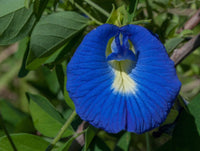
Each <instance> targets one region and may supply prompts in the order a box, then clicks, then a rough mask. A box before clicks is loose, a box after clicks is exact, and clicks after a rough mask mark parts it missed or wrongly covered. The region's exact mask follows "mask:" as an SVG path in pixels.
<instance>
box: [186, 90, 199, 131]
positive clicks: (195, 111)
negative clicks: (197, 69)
mask: <svg viewBox="0 0 200 151" xmlns="http://www.w3.org/2000/svg"><path fill="white" fill-rule="evenodd" d="M188 109H189V111H190V113H191V114H192V116H193V117H194V120H195V125H196V127H197V130H198V132H199V134H200V93H199V94H198V95H197V96H196V97H195V98H194V99H193V100H192V101H191V102H190V103H189V104H188Z"/></svg>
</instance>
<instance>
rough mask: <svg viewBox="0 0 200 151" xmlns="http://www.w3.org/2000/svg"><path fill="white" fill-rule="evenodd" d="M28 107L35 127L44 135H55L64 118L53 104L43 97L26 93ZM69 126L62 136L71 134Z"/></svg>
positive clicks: (71, 130)
mask: <svg viewBox="0 0 200 151" xmlns="http://www.w3.org/2000/svg"><path fill="white" fill-rule="evenodd" d="M27 95H28V97H29V108H30V112H31V116H32V119H33V123H34V126H35V128H36V129H37V130H38V131H39V132H40V133H42V134H43V135H45V136H48V137H55V136H56V135H57V133H58V132H59V131H60V129H61V127H62V126H63V124H64V122H65V120H64V119H63V118H62V117H61V115H60V114H59V113H58V112H57V111H56V109H55V108H54V107H53V105H52V104H51V103H50V102H49V101H48V100H47V99H46V98H44V97H41V96H38V95H33V94H30V93H28V94H27ZM73 133H74V131H73V129H72V127H71V126H70V127H69V128H68V129H67V130H66V131H65V133H64V134H63V136H62V137H67V136H70V135H73Z"/></svg>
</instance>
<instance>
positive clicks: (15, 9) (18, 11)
mask: <svg viewBox="0 0 200 151" xmlns="http://www.w3.org/2000/svg"><path fill="white" fill-rule="evenodd" d="M0 3H1V5H0V10H1V11H0V45H8V44H11V43H14V42H16V41H18V40H20V39H23V38H24V37H26V36H27V35H28V34H29V33H30V31H31V30H32V28H33V25H34V23H35V20H36V19H35V16H34V15H33V11H32V8H30V9H27V8H25V6H24V0H18V1H15V0H1V1H0Z"/></svg>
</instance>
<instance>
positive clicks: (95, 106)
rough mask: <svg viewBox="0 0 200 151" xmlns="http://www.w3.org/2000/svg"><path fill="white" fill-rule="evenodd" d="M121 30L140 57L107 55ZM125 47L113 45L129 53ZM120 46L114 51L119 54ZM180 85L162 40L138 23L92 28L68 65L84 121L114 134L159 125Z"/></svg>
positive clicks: (70, 83)
mask: <svg viewBox="0 0 200 151" xmlns="http://www.w3.org/2000/svg"><path fill="white" fill-rule="evenodd" d="M119 34H122V35H123V39H125V40H126V41H127V38H128V39H129V40H130V41H131V42H132V44H133V46H134V50H135V52H134V53H135V54H134V55H135V57H136V62H134V63H132V62H131V61H129V62H128V61H127V60H124V59H123V58H122V60H123V62H118V61H119V60H120V59H116V60H118V61H114V62H112V61H110V60H113V58H114V57H112V56H113V55H112V54H110V58H112V59H108V58H106V53H105V51H106V48H107V44H108V41H109V40H110V39H111V38H113V37H116V36H118V35H119ZM127 46H129V44H128V45H127V44H126V45H125V44H123V45H122V46H117V45H116V44H115V45H112V46H111V47H112V49H116V50H117V49H119V47H120V48H121V47H122V49H121V50H123V51H125V50H128V51H127V52H129V48H128V47H127ZM126 47H127V48H126ZM116 50H114V51H113V52H114V53H118V51H116ZM121 50H120V51H121ZM120 51H119V52H120ZM120 53H121V52H120ZM116 55H118V54H116ZM131 55H133V53H132V52H131ZM123 57H124V56H123ZM127 58H129V55H128V56H127ZM130 58H132V57H130ZM114 60H115V59H114ZM130 60H132V59H130ZM134 61H135V60H134ZM131 64H132V65H131ZM123 68H128V69H127V70H126V69H123ZM126 80H127V81H126ZM124 81H126V82H125V83H124ZM180 86H181V83H180V81H179V80H178V78H177V75H176V71H175V68H174V63H173V62H172V61H171V60H170V59H169V57H168V54H167V53H166V50H165V48H164V46H163V45H162V43H161V42H160V41H159V39H158V38H157V37H156V36H155V35H153V34H152V33H151V32H149V31H148V30H147V29H145V28H143V27H141V26H137V25H127V26H124V27H121V28H119V27H117V26H114V25H109V24H104V25H102V26H99V27H98V28H96V29H94V30H92V31H91V32H90V33H89V34H87V35H86V36H85V38H84V40H83V41H82V43H81V44H80V46H79V47H78V49H77V50H76V52H75V54H74V56H73V57H72V59H71V61H70V62H69V64H68V67H67V90H68V92H69V95H70V97H71V98H72V100H73V101H74V104H75V107H76V112H77V113H78V115H79V116H80V117H81V118H82V119H83V120H86V121H88V122H90V123H91V124H92V125H94V126H95V127H98V128H102V129H104V130H105V131H108V132H110V133H117V132H119V131H121V130H128V131H130V132H135V133H143V132H145V131H147V130H151V129H153V128H155V127H158V126H159V125H160V124H161V123H162V122H163V121H164V120H165V118H166V116H167V114H168V113H169V110H170V109H171V107H172V105H173V102H174V100H175V98H176V96H177V94H178V92H179V89H180ZM126 87H128V89H127V88H126Z"/></svg>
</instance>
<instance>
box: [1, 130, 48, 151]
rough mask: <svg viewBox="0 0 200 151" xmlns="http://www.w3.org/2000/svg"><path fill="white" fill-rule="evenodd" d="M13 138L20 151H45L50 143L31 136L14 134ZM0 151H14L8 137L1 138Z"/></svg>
mask: <svg viewBox="0 0 200 151" xmlns="http://www.w3.org/2000/svg"><path fill="white" fill-rule="evenodd" d="M11 138H12V140H13V142H14V144H15V146H16V148H17V150H18V151H44V150H45V149H46V148H47V146H48V145H49V143H48V142H47V141H45V140H44V139H42V138H41V137H39V136H35V135H31V134H22V133H21V134H12V135H11ZM0 151H13V148H12V147H11V145H10V142H9V140H8V138H7V137H5V136H4V137H1V138H0Z"/></svg>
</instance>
